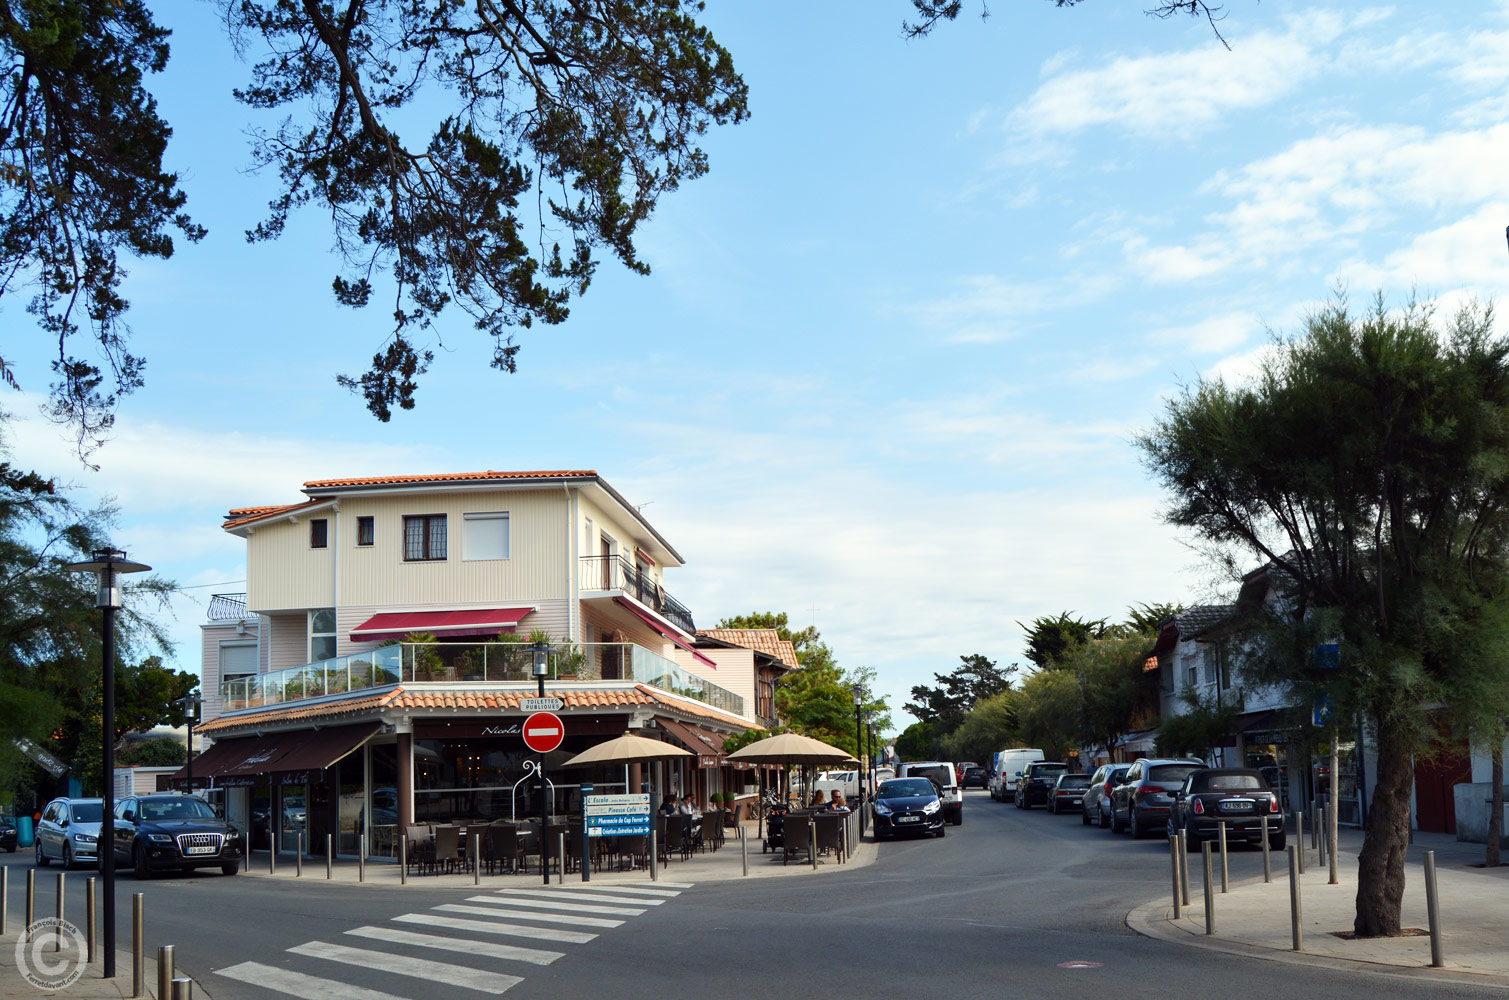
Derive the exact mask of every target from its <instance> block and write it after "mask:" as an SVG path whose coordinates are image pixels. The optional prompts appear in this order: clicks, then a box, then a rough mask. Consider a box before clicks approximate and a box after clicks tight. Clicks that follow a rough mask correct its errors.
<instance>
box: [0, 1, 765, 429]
mask: <svg viewBox="0 0 1509 1000" xmlns="http://www.w3.org/2000/svg"><path fill="white" fill-rule="evenodd" d="M220 5H221V9H222V12H223V14H224V17H225V20H226V23H227V26H228V28H229V31H230V39H231V44H232V45H233V46H234V48H235V50H236V52H237V53H238V54H240V53H251V54H252V56H253V58H255V59H257V60H259V61H257V62H255V64H254V65H253V68H252V70H251V79H250V81H249V82H248V84H247V85H246V86H245V87H243V88H241V89H239V90H237V91H236V93H235V96H236V97H237V98H238V99H239V100H240V101H242V102H243V103H245V104H246V105H247V106H248V107H250V108H253V109H256V110H257V111H277V112H279V117H280V119H281V124H280V125H278V126H277V127H275V128H271V129H266V130H259V131H256V132H255V133H253V148H252V160H253V164H254V165H255V166H256V167H257V168H261V169H268V170H271V171H275V172H276V174H277V176H278V177H279V179H280V181H281V184H280V189H279V191H278V193H277V195H276V196H275V197H274V198H273V200H272V202H271V204H270V206H269V208H270V212H269V214H268V216H267V217H266V218H265V219H263V221H262V222H260V223H259V224H257V225H256V226H254V227H253V228H252V229H251V230H250V231H249V232H248V234H247V235H248V238H249V239H251V240H253V241H261V240H271V239H276V238H277V237H278V236H279V235H281V233H282V232H283V229H284V227H285V226H286V224H287V222H288V218H289V216H290V215H291V214H292V213H293V212H295V211H296V210H298V209H300V208H302V207H305V206H310V207H314V208H316V209H318V210H319V212H320V214H322V215H325V216H327V217H328V218H329V220H330V222H329V224H330V226H331V229H332V236H333V239H334V244H335V247H336V249H337V251H338V252H339V253H340V255H341V257H342V259H343V261H344V267H343V269H342V271H341V273H339V274H338V275H336V277H335V278H334V280H333V282H332V289H333V292H334V295H335V298H336V301H337V302H339V303H341V304H343V305H348V306H353V307H360V306H365V305H367V304H368V303H369V302H371V300H372V298H373V293H374V291H377V289H376V288H375V285H374V280H375V279H376V280H378V281H386V282H387V285H386V286H385V287H390V288H391V291H390V292H389V291H378V298H379V299H382V300H384V301H386V302H388V303H390V305H391V308H392V315H393V322H394V325H393V328H392V331H393V332H392V336H391V339H390V340H389V341H388V343H387V344H386V346H385V347H384V349H383V350H381V351H379V352H378V353H377V354H376V355H375V356H374V357H373V359H372V363H371V365H370V367H369V368H368V369H367V371H365V372H364V373H362V374H360V375H356V376H348V375H342V376H340V377H339V381H340V382H341V384H343V385H345V386H346V387H348V388H350V389H351V390H353V391H356V392H359V393H360V394H361V395H362V397H363V398H364V400H365V402H366V405H367V407H368V409H370V410H371V412H372V413H373V414H374V415H376V416H377V417H378V419H380V420H387V419H389V417H390V416H391V413H392V408H393V407H394V406H397V407H399V408H402V409H409V408H412V407H413V405H414V392H415V389H416V387H417V382H418V379H419V378H420V377H421V376H422V375H423V374H424V372H425V370H426V369H427V368H428V367H429V365H430V363H431V360H432V358H433V352H432V351H431V349H430V346H429V345H428V344H427V343H426V339H431V340H435V339H438V337H436V336H434V335H431V334H427V332H426V331H428V330H429V329H430V328H431V324H432V323H433V322H434V321H435V320H436V319H437V318H438V317H440V316H441V314H442V313H444V312H445V310H446V309H447V308H448V307H452V306H454V307H455V308H456V309H459V310H461V311H462V312H463V313H464V314H465V315H466V316H467V318H468V319H469V320H470V321H471V323H472V325H473V326H474V327H475V328H476V329H478V330H480V331H481V332H482V333H483V334H484V335H485V336H486V337H487V338H489V340H490V347H491V364H492V366H493V367H495V368H498V369H500V370H503V371H508V372H512V371H513V370H514V369H515V367H516V364H517V360H516V355H517V353H518V349H519V348H518V345H517V344H515V343H514V336H513V332H512V331H513V330H514V329H515V328H518V327H524V328H528V327H530V326H532V325H533V324H534V323H537V322H538V323H548V324H554V323H560V322H562V321H564V320H565V319H566V317H567V314H568V311H569V303H570V301H571V299H572V297H573V296H576V295H580V294H582V293H583V292H585V290H586V288H587V286H588V284H589V283H590V282H591V279H592V276H593V273H594V271H595V269H596V267H597V264H598V258H599V257H600V256H602V255H611V256H613V257H615V258H617V259H618V260H619V261H620V262H622V263H623V265H624V266H625V267H627V268H629V269H630V270H631V271H634V272H637V273H641V274H643V273H647V272H648V271H649V266H648V264H646V263H645V262H644V260H643V259H641V257H640V255H639V252H638V250H637V248H636V247H635V243H634V239H635V235H636V232H637V229H638V227H639V225H640V224H641V223H642V222H644V221H645V220H646V219H647V218H649V216H650V214H651V213H652V212H653V211H654V209H655V206H656V204H657V203H658V201H659V199H660V197H661V196H662V195H664V194H666V193H667V192H670V191H674V190H676V188H677V187H679V186H680V184H681V183H682V182H683V181H687V180H691V179H693V178H696V177H699V176H701V175H702V174H704V173H706V172H707V169H708V158H707V154H706V153H705V152H704V151H703V150H702V149H701V147H700V146H699V143H700V141H701V137H702V136H703V135H704V134H705V133H706V132H707V130H708V128H709V126H711V125H714V124H725V123H737V122H739V121H742V120H743V119H744V118H745V117H747V115H748V110H747V101H748V92H747V88H746V86H745V84H744V81H743V80H742V79H741V78H740V76H739V75H738V73H737V72H736V71H735V70H734V66H733V61H732V59H731V58H730V56H729V53H728V52H727V51H726V50H725V49H724V48H723V47H722V46H720V45H719V44H718V43H717V42H716V41H715V40H714V38H713V37H712V35H711V34H710V33H709V32H708V30H707V29H706V28H705V27H704V26H702V25H701V24H699V23H698V21H697V15H698V14H699V13H700V11H701V4H700V3H695V4H683V3H682V2H680V0H534V2H531V3H515V2H512V0H477V2H476V3H457V2H430V0H347V2H344V3H340V4H329V3H320V2H317V0H301V2H295V0H220ZM167 38H168V32H167V31H166V30H165V29H164V28H162V27H161V26H159V25H158V24H156V23H155V22H154V20H153V18H152V15H151V12H150V11H149V10H148V5H147V4H146V2H145V0H68V2H53V0H0V56H3V57H4V60H5V63H6V65H8V66H9V67H11V72H9V73H7V75H6V77H5V79H4V81H3V82H0V274H3V277H0V302H3V301H4V299H5V296H6V294H7V293H9V292H11V291H12V290H13V289H16V288H20V287H23V286H31V287H34V288H35V289H36V292H35V298H34V299H33V300H32V304H31V310H32V311H33V312H34V313H36V315H37V316H38V317H39V320H40V324H41V327H42V331H43V333H44V334H45V335H46V336H47V337H48V339H49V341H56V342H57V343H58V356H57V359H56V360H55V362H54V369H55V375H56V381H55V383H54V384H53V386H52V399H53V412H54V415H55V416H56V417H58V418H59V419H61V420H65V421H67V422H68V423H69V424H70V425H71V426H72V427H73V428H74V430H75V431H76V433H77V434H78V435H79V442H80V444H79V447H80V451H81V453H87V451H88V450H89V449H90V448H91V447H92V446H93V445H95V444H97V443H98V441H99V440H100V436H101V435H102V434H103V433H104V432H105V431H106V430H108V428H109V426H110V419H111V411H112V409H113V407H114V404H115V402H116V400H117V399H118V397H119V396H120V395H122V394H124V393H129V392H131V391H133V390H135V389H137V388H139V387H140V386H141V385H142V379H143V361H142V359H141V358H139V357H137V356H135V355H133V354H132V353H131V352H130V349H129V345H128V338H127V330H126V328H125V327H124V326H123V325H122V322H121V320H122V316H123V314H124V312H125V310H126V307H127V303H126V300H125V299H124V298H123V297H122V296H121V294H120V292H121V285H122V283H123V281H124V278H125V277H126V273H125V270H124V268H123V267H122V266H121V264H120V261H119V254H120V253H121V252H122V251H124V252H126V253H129V254H134V255H137V256H144V257H160V258H166V257H169V256H171V254H172V252H173V249H174V245H173V239H172V237H171V235H170V233H169V230H170V229H172V228H176V229H177V230H179V231H180V232H181V233H182V234H183V235H184V236H185V237H187V238H189V239H191V240H197V239H199V238H200V237H201V236H202V235H203V233H204V231H203V230H202V229H201V228H199V227H198V226H197V225H195V224H194V223H193V222H192V221H191V220H190V219H189V218H188V216H187V215H186V214H184V211H183V208H184V204H185V197H184V194H183V192H182V191H181V190H180V189H179V188H178V180H177V177H176V175H174V174H171V173H167V172H165V171H164V170H163V167H162V160H163V152H164V150H165V148H166V144H167V141H168V138H169V137H170V135H171V128H170V126H169V125H168V123H167V122H165V121H163V120H162V118H161V117H160V116H159V115H158V113H157V106H156V102H155V101H154V99H153V97H152V95H151V93H150V92H149V91H148V89H147V87H146V84H145V80H146V78H147V77H148V76H149V75H150V74H153V73H158V72H161V71H162V69H163V68H164V66H165V65H166V63H167V60H168V55H169V49H168V44H167ZM437 108H439V109H441V110H439V111H436V110H433V109H437ZM382 272H386V274H385V277H379V275H380V273H382ZM81 315H82V316H87V317H88V322H89V324H90V329H89V331H88V335H87V336H85V337H84V338H83V339H84V340H85V341H87V342H88V343H89V344H92V345H93V346H94V347H95V348H96V349H98V350H100V351H102V353H103V355H104V363H103V364H98V363H95V362H92V361H85V360H80V359H78V358H76V357H74V356H73V354H72V353H71V352H72V345H73V344H74V343H75V342H76V341H78V339H79V338H80V337H81V336H83V332H82V331H81V330H80V329H79V323H80V319H79V317H80V316H81ZM0 378H3V379H5V380H6V381H7V382H9V383H11V384H15V381H16V379H15V372H14V368H13V366H12V364H11V363H8V362H6V361H5V360H4V359H0Z"/></svg>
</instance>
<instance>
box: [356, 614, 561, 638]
mask: <svg viewBox="0 0 1509 1000" xmlns="http://www.w3.org/2000/svg"><path fill="white" fill-rule="evenodd" d="M533 610H534V608H473V609H472V610H470V611H390V612H386V613H384V614H380V615H373V616H372V617H371V618H368V619H367V620H366V621H364V622H362V623H361V624H360V625H358V626H356V628H354V629H352V630H351V641H352V642H387V641H388V640H390V639H395V640H401V639H403V637H404V636H406V635H408V634H409V633H410V632H432V633H434V634H435V635H437V636H447V635H498V634H499V633H500V632H512V631H513V630H514V627H515V626H516V625H518V624H519V620H520V619H521V618H523V617H524V616H525V615H527V614H529V613H530V612H531V611H533Z"/></svg>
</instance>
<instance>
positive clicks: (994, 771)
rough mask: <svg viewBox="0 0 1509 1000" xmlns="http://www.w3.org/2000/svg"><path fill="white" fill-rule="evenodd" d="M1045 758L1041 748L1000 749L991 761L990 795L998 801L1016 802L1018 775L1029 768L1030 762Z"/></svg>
mask: <svg viewBox="0 0 1509 1000" xmlns="http://www.w3.org/2000/svg"><path fill="white" fill-rule="evenodd" d="M1043 759H1044V758H1043V752H1042V751H1041V750H1037V749H1032V748H1027V747H1018V748H1017V749H1015V750H1001V751H998V752H997V753H996V755H995V757H994V758H993V759H992V761H991V772H990V797H991V798H993V799H995V800H996V801H997V802H1015V801H1016V779H1017V775H1018V774H1019V773H1020V772H1022V771H1025V770H1027V765H1028V764H1031V763H1032V762H1033V761H1036V760H1043Z"/></svg>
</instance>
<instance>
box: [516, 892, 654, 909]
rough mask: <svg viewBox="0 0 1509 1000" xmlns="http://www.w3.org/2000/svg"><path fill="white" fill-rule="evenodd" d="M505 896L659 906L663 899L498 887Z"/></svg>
mask: <svg viewBox="0 0 1509 1000" xmlns="http://www.w3.org/2000/svg"><path fill="white" fill-rule="evenodd" d="M498 892H500V893H503V894H504V895H506V896H543V897H544V898H545V899H585V900H586V901H587V902H589V903H633V904H634V905H635V906H659V905H660V904H661V903H664V902H665V900H663V899H633V898H626V897H624V896H603V895H600V894H598V893H595V892H559V891H557V890H555V889H499V890H498ZM641 912H642V911H641Z"/></svg>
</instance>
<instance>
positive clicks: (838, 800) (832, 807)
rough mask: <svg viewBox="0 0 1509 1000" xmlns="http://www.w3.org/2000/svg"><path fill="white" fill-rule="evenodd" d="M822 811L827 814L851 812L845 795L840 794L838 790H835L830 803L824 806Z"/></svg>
mask: <svg viewBox="0 0 1509 1000" xmlns="http://www.w3.org/2000/svg"><path fill="white" fill-rule="evenodd" d="M822 811H823V812H825V813H846V812H848V811H849V805H848V803H846V802H845V801H844V793H843V792H840V791H839V790H838V789H836V788H835V789H834V790H833V798H832V799H831V800H830V801H829V802H828V804H827V805H825V806H823V810H822Z"/></svg>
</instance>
